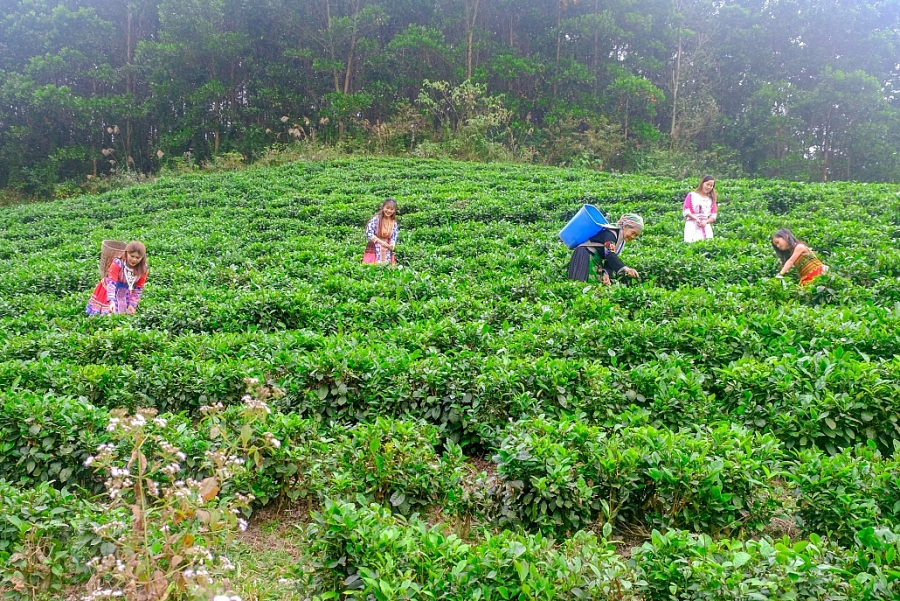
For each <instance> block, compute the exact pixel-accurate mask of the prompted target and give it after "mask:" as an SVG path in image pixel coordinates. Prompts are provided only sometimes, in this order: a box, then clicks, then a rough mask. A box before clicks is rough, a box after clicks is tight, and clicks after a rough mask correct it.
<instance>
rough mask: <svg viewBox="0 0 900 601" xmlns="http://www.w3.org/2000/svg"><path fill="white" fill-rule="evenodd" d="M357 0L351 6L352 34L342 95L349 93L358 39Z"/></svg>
mask: <svg viewBox="0 0 900 601" xmlns="http://www.w3.org/2000/svg"><path fill="white" fill-rule="evenodd" d="M358 18H359V0H356V3H355V4H354V6H353V32H352V33H351V34H350V50H349V51H348V52H347V68H346V70H345V71H344V94H349V93H350V77H351V73H352V71H353V54H354V52H355V51H356V40H357V38H358V37H359V22H358Z"/></svg>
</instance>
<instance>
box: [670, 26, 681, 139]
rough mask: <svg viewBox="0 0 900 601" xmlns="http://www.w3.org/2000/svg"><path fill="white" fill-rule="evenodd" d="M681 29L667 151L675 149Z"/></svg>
mask: <svg viewBox="0 0 900 601" xmlns="http://www.w3.org/2000/svg"><path fill="white" fill-rule="evenodd" d="M681 47H682V39H681V28H680V27H679V28H678V51H677V52H676V53H675V69H674V70H673V71H672V125H671V127H670V128H669V150H674V149H675V121H676V119H677V117H678V86H679V83H680V80H681Z"/></svg>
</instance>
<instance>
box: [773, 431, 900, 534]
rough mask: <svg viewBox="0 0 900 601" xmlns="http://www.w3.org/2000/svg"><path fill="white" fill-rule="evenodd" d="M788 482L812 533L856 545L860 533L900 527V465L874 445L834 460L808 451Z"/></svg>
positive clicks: (805, 525)
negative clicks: (878, 527)
mask: <svg viewBox="0 0 900 601" xmlns="http://www.w3.org/2000/svg"><path fill="white" fill-rule="evenodd" d="M788 477H789V478H790V479H791V481H793V482H794V484H795V485H796V488H797V491H798V493H799V498H798V500H797V505H798V512H797V516H798V517H799V519H800V524H801V526H802V527H803V529H804V530H805V531H807V532H816V533H819V534H823V535H828V536H830V537H833V538H834V539H835V540H838V541H841V542H842V543H850V542H852V541H853V537H854V535H855V534H856V533H857V532H858V531H860V530H863V529H865V528H871V527H873V526H883V525H889V526H893V525H897V524H898V523H900V459H898V458H897V457H896V456H893V457H889V458H884V457H882V456H881V454H880V453H878V451H877V450H875V445H874V443H871V442H870V443H869V446H859V447H856V448H855V449H846V450H844V451H843V452H841V453H840V454H838V455H833V456H828V455H824V454H823V453H822V452H821V451H817V450H806V451H802V452H800V453H798V455H797V459H796V462H795V464H794V465H793V466H792V467H791V469H790V470H789V471H788Z"/></svg>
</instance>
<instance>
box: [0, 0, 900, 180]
mask: <svg viewBox="0 0 900 601" xmlns="http://www.w3.org/2000/svg"><path fill="white" fill-rule="evenodd" d="M0 6H2V10H0V188H4V189H5V194H7V195H9V194H14V195H29V196H57V197H60V196H72V195H75V194H80V193H82V192H84V191H90V192H96V191H101V190H102V189H104V188H106V189H108V188H109V187H117V186H118V185H124V183H128V182H129V181H133V180H139V179H141V178H143V177H146V176H147V174H153V173H157V172H159V171H160V170H165V169H174V170H185V169H194V168H199V167H198V166H199V165H206V166H212V167H215V166H220V167H226V168H227V167H228V166H229V165H233V164H241V163H246V162H269V163H271V162H273V161H275V160H279V159H277V158H276V157H282V158H283V157H285V156H287V157H290V156H299V155H302V154H303V153H307V154H308V153H311V152H326V151H327V152H339V153H354V154H356V153H367V154H368V153H371V154H384V155H405V156H419V157H449V158H459V159H467V160H506V161H519V162H531V163H539V164H551V165H560V166H570V167H573V166H577V167H585V166H587V167H593V168H597V169H603V170H610V171H620V172H637V173H647V174H653V175H667V176H671V177H676V178H677V177H684V176H688V175H691V176H699V175H701V174H702V172H712V173H714V174H715V175H716V176H717V177H767V178H768V177H772V178H782V179H794V180H804V181H832V180H857V181H886V182H896V181H900V169H898V167H900V155H898V150H900V98H898V94H897V92H896V90H897V88H898V87H900V64H898V63H900V2H898V1H897V0H859V1H854V2H845V1H842V0H829V1H824V0H821V1H820V0H735V1H732V0H720V1H709V0H705V1H704V0H0Z"/></svg>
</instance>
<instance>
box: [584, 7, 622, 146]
mask: <svg viewBox="0 0 900 601" xmlns="http://www.w3.org/2000/svg"><path fill="white" fill-rule="evenodd" d="M594 16H596V17H597V20H598V21H599V18H600V0H594ZM592 67H593V72H594V95H595V96H596V95H597V94H599V93H600V78H599V77H597V75H598V73H597V71H598V69H599V67H600V29H599V27H597V26H596V25H595V26H594V59H593V65H592ZM625 118H626V120H627V119H628V117H627V116H626V117H625ZM625 129H626V130H627V129H628V126H627V125H626V126H625ZM625 137H626V138H627V137H628V132H627V131H626V132H625Z"/></svg>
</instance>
